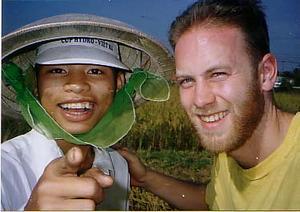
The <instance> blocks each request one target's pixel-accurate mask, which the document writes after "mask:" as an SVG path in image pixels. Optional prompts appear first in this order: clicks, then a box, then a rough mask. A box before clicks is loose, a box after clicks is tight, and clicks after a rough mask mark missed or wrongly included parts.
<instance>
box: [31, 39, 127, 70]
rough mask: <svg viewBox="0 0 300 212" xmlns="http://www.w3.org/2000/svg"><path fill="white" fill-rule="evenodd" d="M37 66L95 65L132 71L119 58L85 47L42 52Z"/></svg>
mask: <svg viewBox="0 0 300 212" xmlns="http://www.w3.org/2000/svg"><path fill="white" fill-rule="evenodd" d="M36 64H39V65H58V64H93V65H102V66H109V67H113V68H118V69H122V70H124V71H128V72H131V70H130V69H129V68H128V67H127V66H126V65H124V64H123V63H121V62H120V61H119V60H118V59H117V58H115V57H114V56H112V55H111V54H109V53H106V52H104V51H101V50H99V49H94V48H88V47H83V46H75V45H73V46H60V47H54V48H51V49H48V50H46V51H44V52H42V53H41V54H40V55H39V56H38V58H37V60H36Z"/></svg>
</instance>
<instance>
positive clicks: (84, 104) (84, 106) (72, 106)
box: [60, 102, 93, 110]
mask: <svg viewBox="0 0 300 212" xmlns="http://www.w3.org/2000/svg"><path fill="white" fill-rule="evenodd" d="M60 107H61V108H63V109H65V110H68V109H89V110H90V109H92V108H93V104H92V103H91V102H80V103H65V104H60Z"/></svg>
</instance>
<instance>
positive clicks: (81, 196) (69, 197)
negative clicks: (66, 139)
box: [25, 147, 113, 210]
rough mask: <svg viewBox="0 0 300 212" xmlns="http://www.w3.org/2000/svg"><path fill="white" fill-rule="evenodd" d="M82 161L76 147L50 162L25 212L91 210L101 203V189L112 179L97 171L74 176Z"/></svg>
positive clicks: (88, 171)
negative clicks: (31, 211)
mask: <svg viewBox="0 0 300 212" xmlns="http://www.w3.org/2000/svg"><path fill="white" fill-rule="evenodd" d="M83 160H84V158H83V154H82V152H81V150H80V148H77V147H73V148H71V149H70V150H69V151H68V152H67V153H66V155H64V156H63V157H61V158H58V159H55V160H53V161H52V162H51V163H50V164H49V165H48V166H47V167H46V169H45V171H44V173H43V175H42V176H41V178H40V179H39V181H38V182H37V184H36V186H35V187H34V189H33V191H32V193H31V196H30V199H29V200H28V202H27V205H26V207H25V210H94V209H95V207H96V204H98V203H100V202H102V201H103V199H104V192H103V188H107V187H110V186H111V185H112V184H113V179H112V178H111V177H110V176H107V175H105V174H103V173H102V172H101V171H100V170H99V169H97V168H90V169H88V170H87V171H86V172H85V173H83V174H82V175H80V176H78V174H77V172H78V170H79V169H80V166H81V163H83Z"/></svg>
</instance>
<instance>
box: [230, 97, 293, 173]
mask: <svg viewBox="0 0 300 212" xmlns="http://www.w3.org/2000/svg"><path fill="white" fill-rule="evenodd" d="M293 116H294V115H293V114H290V113H286V112H283V111H281V110H279V109H278V108H277V107H276V106H275V105H274V104H272V102H270V103H269V104H266V105H265V110H264V115H263V117H262V119H261V121H260V123H259V124H258V126H257V128H256V129H255V130H254V132H253V134H252V136H251V137H250V138H249V139H248V140H247V141H246V142H245V143H244V144H243V146H241V147H239V148H238V149H236V150H233V151H231V152H229V153H228V154H229V155H230V156H231V157H233V158H234V159H235V160H236V161H237V162H238V163H239V165H240V166H242V167H243V168H252V167H254V166H256V165H257V164H259V163H260V162H261V161H263V160H264V159H266V158H267V157H268V156H269V155H271V154H272V153H273V152H274V151H275V150H276V149H277V148H278V147H279V146H280V144H282V143H283V140H284V138H285V135H286V134H287V131H288V127H289V125H290V123H291V120H292V118H293Z"/></svg>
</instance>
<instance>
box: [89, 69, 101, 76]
mask: <svg viewBox="0 0 300 212" xmlns="http://www.w3.org/2000/svg"><path fill="white" fill-rule="evenodd" d="M87 73H88V74H92V75H102V74H103V71H102V70H101V69H99V68H91V69H89V70H88V72H87Z"/></svg>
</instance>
